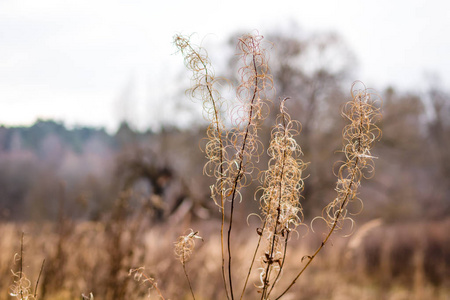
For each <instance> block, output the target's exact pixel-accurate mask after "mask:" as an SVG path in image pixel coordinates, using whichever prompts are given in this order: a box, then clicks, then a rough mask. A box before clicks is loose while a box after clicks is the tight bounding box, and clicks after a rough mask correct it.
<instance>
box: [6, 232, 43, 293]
mask: <svg viewBox="0 0 450 300" xmlns="http://www.w3.org/2000/svg"><path fill="white" fill-rule="evenodd" d="M23 236H24V234H23V232H22V236H21V239H20V254H19V253H16V254H15V255H14V263H18V267H19V270H18V271H13V270H11V273H12V276H13V283H12V284H11V285H10V287H9V289H10V293H9V295H10V296H12V297H15V298H16V299H20V300H36V299H38V297H37V289H38V286H39V280H40V278H41V275H42V270H43V269H44V264H45V259H44V260H43V261H42V266H41V269H40V271H39V276H38V278H37V280H36V285H35V287H34V293H33V289H32V288H33V287H32V283H31V281H30V280H29V279H28V278H27V276H26V275H25V273H24V271H23V265H24V259H23V252H24V251H23Z"/></svg>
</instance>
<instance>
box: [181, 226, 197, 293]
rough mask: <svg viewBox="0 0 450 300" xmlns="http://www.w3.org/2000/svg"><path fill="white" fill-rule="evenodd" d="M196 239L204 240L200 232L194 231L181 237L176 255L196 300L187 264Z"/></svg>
mask: <svg viewBox="0 0 450 300" xmlns="http://www.w3.org/2000/svg"><path fill="white" fill-rule="evenodd" d="M195 239H201V240H203V239H202V238H201V237H200V236H199V235H198V231H196V232H194V231H193V230H192V229H191V231H190V233H188V234H187V235H184V236H180V237H179V238H178V240H177V242H176V243H175V255H176V256H177V257H178V259H179V261H180V262H181V265H182V266H183V271H184V275H185V276H186V279H187V281H188V284H189V289H190V290H191V294H192V298H194V299H195V295H194V290H193V289H192V284H191V280H190V279H189V275H188V272H187V270H186V263H187V262H188V261H189V259H190V258H191V254H192V252H193V251H194V247H195Z"/></svg>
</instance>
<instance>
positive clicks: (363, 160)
mask: <svg viewBox="0 0 450 300" xmlns="http://www.w3.org/2000/svg"><path fill="white" fill-rule="evenodd" d="M358 83H359V82H356V83H354V84H353V85H352V99H351V100H350V101H349V102H347V103H346V104H345V107H344V109H343V113H342V114H343V116H344V118H346V119H347V121H348V122H349V124H347V125H346V126H345V127H344V130H343V134H342V135H343V140H344V145H343V150H342V152H343V153H344V154H345V158H346V159H345V161H343V162H341V165H340V167H339V169H338V172H337V177H338V180H337V184H336V192H337V196H336V198H335V199H334V201H332V202H331V203H330V204H328V206H326V207H325V209H324V214H323V216H322V217H323V219H324V220H325V221H326V222H327V224H328V226H329V227H330V228H333V229H334V228H336V229H339V228H341V227H342V226H343V223H344V222H345V221H350V222H351V223H353V221H352V220H351V219H350V218H349V217H348V216H347V215H348V211H347V205H348V204H349V203H351V202H359V203H361V205H362V201H361V200H360V199H359V198H358V196H357V190H358V187H359V185H360V181H361V179H362V177H364V178H370V177H372V176H373V174H374V169H375V167H374V158H375V157H373V156H372V154H371V152H370V151H371V149H372V147H373V145H374V143H375V142H376V141H377V140H379V139H380V138H381V130H380V128H378V126H377V125H376V124H375V123H376V122H377V121H379V120H380V118H381V108H380V107H381V103H380V102H381V100H380V98H379V97H378V96H377V95H376V94H374V93H371V92H370V91H369V90H367V89H366V88H365V86H363V87H362V88H359V89H357V88H356V85H357V84H358Z"/></svg>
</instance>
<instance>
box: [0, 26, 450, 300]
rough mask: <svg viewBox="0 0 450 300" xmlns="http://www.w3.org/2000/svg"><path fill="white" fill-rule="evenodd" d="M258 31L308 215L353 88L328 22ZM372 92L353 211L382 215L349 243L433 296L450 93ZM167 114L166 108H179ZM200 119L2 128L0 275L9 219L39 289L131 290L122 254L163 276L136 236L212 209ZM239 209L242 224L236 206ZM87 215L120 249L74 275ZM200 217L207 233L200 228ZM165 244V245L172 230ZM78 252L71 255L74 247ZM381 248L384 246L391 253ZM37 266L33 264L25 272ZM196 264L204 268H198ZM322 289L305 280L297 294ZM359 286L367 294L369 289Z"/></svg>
mask: <svg viewBox="0 0 450 300" xmlns="http://www.w3.org/2000/svg"><path fill="white" fill-rule="evenodd" d="M267 39H269V40H270V41H271V42H273V43H274V45H276V47H274V49H273V50H272V51H273V52H272V54H271V57H270V65H271V72H272V75H273V78H274V85H275V86H276V87H277V88H276V92H275V93H274V95H272V99H273V102H274V106H273V107H272V111H274V112H276V110H277V109H276V105H277V100H276V99H279V98H282V97H286V96H289V97H290V100H289V101H288V102H287V104H286V105H287V107H288V110H289V112H290V114H291V116H292V118H293V119H297V120H299V121H300V122H301V123H302V132H301V135H300V138H299V139H298V143H299V144H300V145H301V146H302V150H303V154H304V156H303V158H302V159H303V160H304V161H305V162H308V163H310V165H309V167H308V169H307V171H306V173H307V178H306V179H305V190H304V192H303V196H304V197H305V199H304V200H303V202H302V205H303V208H304V213H305V219H306V220H311V219H312V218H313V217H314V216H316V215H317V214H320V211H321V209H322V208H323V207H324V204H325V203H327V202H328V201H330V199H332V198H333V197H334V193H335V191H334V187H335V181H336V177H335V176H334V175H333V172H332V170H333V164H334V162H335V161H337V160H339V159H342V155H341V154H340V153H339V152H338V151H339V150H340V148H341V144H342V142H341V139H342V137H341V136H342V134H341V131H342V128H343V124H344V120H343V118H342V116H341V115H340V109H341V107H342V105H343V103H344V102H345V101H347V100H348V98H349V97H350V92H349V89H350V88H349V86H347V85H346V84H347V82H349V77H350V76H351V71H350V69H351V64H352V58H351V55H350V54H349V53H350V52H348V50H347V49H345V47H343V45H342V41H340V40H339V37H338V36H336V35H333V34H321V35H314V36H311V37H308V38H305V39H304V40H302V39H295V38H292V37H288V36H283V35H281V34H280V35H276V36H271V37H267ZM340 58H342V59H340ZM336 61H337V62H339V63H335V62H336ZM227 66H228V68H227V70H230V73H232V72H231V71H234V70H236V62H235V61H234V60H233V59H232V58H230V59H229V61H228V64H227ZM227 72H228V71H227ZM225 73H226V72H225ZM378 93H379V94H380V97H381V98H382V99H383V109H382V111H383V119H382V122H381V123H380V124H381V125H380V127H381V129H382V131H383V137H382V139H381V141H380V142H379V143H378V144H377V146H376V148H375V149H374V152H373V155H374V156H375V157H377V159H376V160H375V163H376V173H375V176H374V178H373V179H371V180H370V181H367V182H362V189H361V198H363V199H364V209H363V212H362V213H361V214H359V215H358V216H356V217H355V220H357V222H361V226H360V227H362V226H364V225H363V224H365V223H366V222H369V221H371V220H381V224H382V225H378V227H377V228H376V229H373V230H374V231H373V232H372V233H371V235H370V238H367V239H365V240H364V241H363V242H360V243H362V245H363V246H362V249H363V250H361V251H363V253H364V255H363V257H365V259H363V261H364V262H363V263H361V264H362V265H363V266H364V267H363V269H364V270H363V271H361V272H363V273H364V274H366V275H367V274H369V275H367V276H369V277H370V276H373V277H374V278H376V280H378V281H377V284H380V285H382V286H383V287H385V286H387V285H391V284H394V285H395V282H396V281H395V280H393V279H398V278H400V279H399V280H400V281H399V282H400V283H401V284H404V285H405V286H407V287H408V285H409V284H413V285H415V284H416V283H417V282H426V283H427V284H428V283H429V284H430V285H431V287H432V288H430V289H431V292H429V293H431V294H426V291H425V292H424V291H422V293H425V294H424V295H435V296H436V295H443V296H442V299H445V295H448V294H446V292H447V291H444V292H442V293H443V294H439V292H436V290H437V291H440V290H441V289H444V290H445V285H446V284H448V278H450V255H449V253H450V239H449V237H448V235H446V234H445V233H446V232H448V228H450V223H449V222H450V221H449V220H450V151H448V149H449V148H450V94H449V93H448V91H447V90H446V89H445V88H442V87H436V86H430V87H429V89H428V91H426V92H424V93H421V94H419V93H416V92H413V91H411V92H408V91H396V90H395V89H394V88H386V89H384V90H381V91H378ZM183 101H189V100H188V99H184V100H183ZM173 116H174V118H176V116H177V112H176V111H174V112H173ZM274 121H275V114H274V113H271V114H270V115H269V117H268V118H267V120H266V122H265V124H264V125H263V129H262V130H261V131H260V132H261V136H260V138H261V140H262V141H263V143H264V144H265V145H267V143H268V140H269V138H270V130H271V127H272V126H273V124H274ZM205 130H206V126H205V125H203V124H202V123H201V122H200V123H197V124H195V125H193V126H191V127H190V128H176V127H175V126H170V124H169V125H167V126H165V127H162V128H161V130H159V131H147V132H139V131H136V130H133V129H132V128H131V127H130V126H129V125H128V124H127V122H122V124H121V126H120V127H119V129H118V130H117V132H116V133H114V134H109V133H107V132H106V131H105V130H103V129H94V128H88V127H76V128H72V129H67V128H66V127H65V126H64V124H63V123H60V122H55V121H52V120H38V121H36V123H35V124H34V125H33V126H31V127H5V126H2V127H0V222H1V224H3V225H2V226H3V229H1V230H2V231H3V232H5V233H6V232H9V233H11V235H10V236H9V238H10V239H11V240H8V241H6V239H5V238H4V239H3V241H2V243H3V245H4V246H5V249H9V250H8V251H2V255H1V256H2V257H1V264H0V272H3V273H2V278H4V277H3V276H6V274H7V273H8V269H11V262H12V257H13V254H14V252H17V249H18V245H19V241H20V235H19V234H18V233H17V232H16V237H15V238H14V237H13V232H14V230H11V229H8V228H7V227H5V226H6V225H7V224H18V225H17V226H18V227H17V228H28V229H27V230H25V231H26V232H27V231H28V232H29V240H30V241H29V244H28V245H27V247H28V249H29V250H27V256H28V255H30V256H31V255H32V254H31V253H32V252H42V253H48V255H47V263H46V264H47V265H50V267H47V268H45V269H44V280H43V285H44V290H43V293H44V295H45V293H47V295H52V293H53V294H57V293H60V292H61V291H58V286H61V284H62V286H64V287H65V290H66V291H69V294H70V295H71V296H73V297H74V298H75V295H77V293H78V295H79V293H81V292H84V293H86V292H89V291H94V294H96V295H99V298H100V299H102V296H100V295H102V294H103V295H108V296H105V297H106V298H105V299H120V298H121V297H124V295H128V294H127V293H130V291H129V289H131V288H130V286H131V284H130V283H127V285H125V286H124V282H126V279H124V278H126V276H125V273H126V271H124V269H126V267H128V269H129V268H130V267H131V265H132V264H133V265H134V266H136V265H137V266H140V265H152V264H155V265H154V269H155V270H159V271H155V275H159V276H158V278H162V279H164V278H165V279H167V280H168V279H169V277H170V274H168V273H167V272H166V271H164V270H165V268H163V267H157V266H156V264H157V262H156V260H155V258H157V257H162V255H163V253H162V252H161V251H163V250H155V251H156V253H157V254H155V255H152V254H151V253H149V252H148V249H149V247H150V248H151V247H152V246H151V245H150V246H149V245H147V246H146V245H145V243H144V240H145V239H144V238H143V236H144V233H145V232H146V230H150V229H152V228H156V229H155V230H156V231H155V232H156V233H154V234H156V235H157V234H161V232H160V231H164V229H163V228H165V227H164V226H171V227H172V228H176V229H177V228H178V227H177V226H181V224H183V225H187V224H192V223H194V222H198V221H200V220H204V221H205V222H207V224H209V223H208V222H212V223H214V220H217V219H218V218H219V217H220V214H219V213H218V211H217V207H216V206H215V205H214V204H213V203H212V201H211V199H210V191H209V186H210V185H211V179H210V178H207V177H205V176H203V174H202V173H203V165H204V163H205V157H204V154H203V153H202V152H201V151H200V150H199V146H198V145H201V144H202V143H203V142H202V141H203V139H204V136H205V133H204V132H205ZM267 161H268V158H267V157H265V156H262V158H261V160H260V162H259V165H258V166H259V167H260V168H261V169H263V168H264V167H263V166H265V165H267ZM257 184H258V183H257V182H255V183H254V184H253V185H254V186H253V187H252V188H250V189H249V191H248V192H245V193H244V194H243V198H245V199H249V200H248V201H246V202H245V204H242V205H245V207H246V213H245V215H247V214H249V213H251V212H254V211H255V210H257V207H258V203H257V201H253V191H252V190H254V189H256V187H257ZM124 199H125V200H124ZM144 213H145V216H144V215H143V214H144ZM241 217H242V218H239V219H241V220H242V223H243V224H244V223H245V219H246V217H245V216H241ZM35 222H37V223H38V224H42V226H44V227H42V228H47V227H45V226H49V227H48V228H47V230H49V231H48V232H49V233H48V235H47V237H48V239H49V241H51V243H50V244H52V245H54V246H55V247H56V246H58V247H57V249H58V250H57V251H54V250H48V249H47V250H45V251H44V249H45V247H44V246H43V245H41V244H40V242H36V241H31V240H33V238H34V237H40V238H42V236H40V235H39V232H36V229H31V228H29V227H27V226H29V224H30V223H35ZM92 223H97V224H103V225H101V226H104V227H101V228H98V227H95V228H96V229H95V230H97V231H98V232H101V236H102V239H103V240H102V241H94V239H95V238H94V237H91V236H90V235H89V237H86V238H89V239H93V240H92V241H91V242H92V243H93V244H95V243H104V245H103V244H102V245H103V246H102V245H98V247H100V248H101V249H103V250H104V251H105V250H106V251H108V249H110V250H111V249H122V250H117V253H116V252H114V251H110V255H111V256H110V257H109V258H105V259H106V260H108V259H109V260H108V261H109V265H108V267H107V268H106V269H108V268H109V269H108V270H109V271H105V270H102V267H105V265H106V264H107V263H106V262H104V261H103V264H102V260H101V259H100V260H96V259H94V260H93V261H89V262H86V261H87V260H89V259H86V261H84V262H83V263H84V264H87V265H89V264H90V265H89V266H91V269H90V270H93V269H95V270H97V271H98V272H99V274H101V275H102V276H104V277H99V278H97V279H94V278H91V279H89V277H88V276H87V275H86V274H89V268H88V267H86V270H85V273H79V274H78V275H74V271H73V269H69V268H73V265H70V264H66V263H67V262H68V261H70V260H71V259H72V258H74V257H78V256H79V257H78V258H77V259H79V260H80V261H83V259H84V258H83V256H82V254H73V253H71V252H70V251H71V249H73V245H74V244H76V243H77V242H80V243H81V242H82V243H84V244H83V245H84V246H83V247H88V245H89V242H88V241H83V240H81V237H82V236H83V235H86V232H87V231H83V230H84V229H82V228H80V227H79V226H81V225H80V224H92ZM49 224H50V225H49ZM51 224H56V225H54V226H56V227H52V226H53V225H51ZM130 224H131V225H130ZM132 224H138V225H132ZM357 224H358V223H357ZM186 228H189V225H188V226H187V227H186ZM91 229H92V228H91ZM203 229H205V231H207V228H206V227H205V228H203ZM8 230H9V231H8ZM200 230H201V229H200ZM50 232H51V234H50ZM98 232H97V233H98ZM168 232H170V233H169V236H171V235H174V236H175V233H174V232H171V231H168ZM419 233H420V234H419ZM140 234H142V236H140ZM150 234H152V233H150ZM361 236H362V237H361V238H364V237H366V236H365V235H361ZM386 236H390V238H389V239H388V240H389V243H390V244H389V245H388V246H386V239H384V238H383V237H386ZM125 241H128V242H129V241H133V242H135V245H136V246H135V247H131V248H127V245H123V243H126V242H125ZM85 243H87V244H85ZM164 243H165V245H166V246H164V247H168V246H167V245H172V243H173V240H170V241H165V242H164ZM340 243H341V242H339V241H337V242H336V245H337V246H336V249H341V250H342V251H345V247H344V246H340V245H341V244H340ZM342 243H344V242H342ZM6 244H8V245H9V246H6ZM32 245H34V246H32ZM70 245H72V246H70ZM105 245H107V246H105ZM419 245H420V247H419ZM46 247H47V248H51V247H50V246H49V245H47V246H46ZM71 247H72V248H71ZM108 247H109V248H108ZM128 247H130V246H129V245H128ZM146 247H147V248H146ZM164 247H162V248H163V249H165V248H164ZM340 247H341V248H340ZM14 249H16V250H14ZM38 249H42V251H39V250H38ZM386 249H388V250H386ZM418 249H419V250H420V251H419V250H418ZM72 251H74V250H72ZM76 251H80V253H82V249H77V250H76ZM96 251H100V250H96ZM130 251H131V252H133V251H134V252H133V253H130ZM158 251H160V252H161V253H159V252H158ZM171 251H172V250H171ZM204 251H206V250H204ZM386 251H387V253H388V254H386ZM418 251H419V252H420V255H422V256H420V255H419V254H417V253H418ZM74 253H75V252H74ZM77 253H78V252H77ZM95 255H97V254H95ZM95 255H94V254H93V257H94V256H95ZM99 255H100V254H99ZM114 255H116V256H114ZM158 255H159V256H158ZM386 255H388V256H389V255H390V257H391V259H388V260H387V261H389V262H390V264H388V265H386V258H385V256H386ZM100 256H101V255H100ZM100 256H99V257H100ZM29 259H31V257H30V258H29ZM52 259H53V263H52ZM355 261H358V260H355ZM8 262H10V263H9V264H8ZM113 262H115V264H114V263H113ZM35 264H36V263H35ZM71 264H74V262H71ZM167 264H168V265H171V263H167ZM417 265H420V266H421V267H420V268H421V270H422V273H421V274H422V275H417V274H418V273H417V272H418V271H417ZM52 266H53V267H52ZM166 267H167V265H166ZM324 267H326V263H325V266H324ZM337 269H339V266H336V270H337ZM36 270H37V267H36V266H35V267H34V269H33V270H32V272H34V273H36ZM80 272H81V271H80ZM158 272H159V273H158ZM164 272H166V273H164ZM195 272H197V271H195ZM208 272H209V271H208ZM180 273H181V272H180ZM70 274H72V275H73V277H72V275H70ZM197 274H199V275H198V276H201V275H202V272H201V270H198V272H197ZM205 274H209V273H203V276H206V275H205ZM370 274H371V275H370ZM386 274H389V276H387V275H386ZM99 276H100V275H99ZM349 276H350V277H351V276H354V275H349ZM386 276H387V278H389V280H390V281H389V280H387V279H386ZM410 276H412V277H410ZM418 276H419V277H420V276H422V277H420V278H421V279H420V278H419V279H417V277H418ZM403 277H405V278H406V279H405V280H403V279H402V278H403ZM101 278H103V279H101ZM382 278H385V279H382ZM58 280H60V281H58ZM180 280H182V279H180ZM217 280H219V279H217ZM421 280H422V281H421ZM78 281H81V283H80V282H78ZM319 281H320V280H319ZM392 282H394V283H392ZM167 284H168V283H167ZM364 284H367V282H364ZM3 285H4V286H6V285H7V284H6V283H3ZM161 286H163V283H161ZM423 286H427V287H428V285H426V284H424V285H423ZM311 288H312V287H311ZM183 289H184V290H183V291H184V292H183V291H176V292H173V291H171V292H173V293H175V295H178V296H179V297H182V296H183V295H185V294H186V293H187V292H186V290H185V288H183ZM312 289H313V288H312ZM386 290H389V288H388V289H386ZM203 292H204V295H209V296H205V299H212V298H214V293H213V292H212V291H203ZM323 292H324V291H323V290H321V289H319V290H317V291H314V290H312V291H311V295H310V298H308V299H314V298H313V297H314V296H317V295H323ZM325 292H326V291H325ZM108 293H110V294H108ZM140 293H141V294H142V293H143V292H142V291H141V292H140ZM211 293H212V294H211ZM329 293H332V292H329ZM380 293H381V292H380ZM433 293H438V294H433ZM144 294H145V291H144ZM64 295H66V297H67V295H68V294H64ZM356 295H359V296H361V295H360V294H356ZM377 295H378V296H379V295H380V294H377V293H375V296H374V298H373V299H380V298H376V297H377ZM174 297H175V296H174ZM208 297H209V298H208ZM317 297H319V296H317ZM364 298H365V299H371V298H370V296H368V295H366V296H364ZM400 298H401V297H400ZM0 299H1V297H0ZM49 299H51V298H49ZM55 299H56V298H55ZM174 299H181V298H174ZM305 299H307V298H305ZM318 299H320V298H318ZM392 299H394V298H392ZM405 299H409V298H408V297H407V296H405ZM417 299H420V298H417Z"/></svg>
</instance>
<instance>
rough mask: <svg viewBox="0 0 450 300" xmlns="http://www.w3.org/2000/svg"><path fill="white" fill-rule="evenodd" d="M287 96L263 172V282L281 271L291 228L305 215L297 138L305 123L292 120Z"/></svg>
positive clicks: (301, 165)
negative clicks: (264, 242)
mask: <svg viewBox="0 0 450 300" xmlns="http://www.w3.org/2000/svg"><path fill="white" fill-rule="evenodd" d="M285 100H286V99H284V100H283V101H282V102H281V104H280V114H279V115H278V118H277V125H276V126H275V127H274V128H273V130H272V134H271V141H270V145H269V148H268V149H267V152H268V155H269V157H270V160H269V163H268V169H267V170H266V171H265V172H264V173H263V187H262V192H263V194H262V196H261V198H260V202H261V210H262V212H261V213H262V218H263V220H264V221H263V228H262V230H261V231H260V232H259V233H260V234H263V236H264V237H265V239H266V240H267V248H266V251H265V253H264V255H263V257H262V265H263V268H262V270H263V271H262V274H261V275H260V276H261V280H262V285H263V286H267V285H268V284H269V276H270V272H271V271H272V270H277V271H281V270H280V269H281V267H282V262H283V260H284V255H285V247H286V243H287V240H288V237H289V232H290V231H292V230H295V229H296V228H297V226H299V225H300V224H301V223H302V218H303V213H302V207H301V204H300V198H301V195H300V193H301V191H302V190H303V179H302V172H303V170H304V169H305V168H306V164H305V163H304V162H303V161H302V160H301V159H300V158H299V157H300V155H302V151H301V148H300V146H299V145H298V144H297V141H296V140H295V139H294V137H295V136H297V135H299V134H300V130H301V124H300V123H299V122H298V121H293V120H291V118H290V116H289V114H288V113H287V112H286V110H285V106H284V104H285ZM277 277H278V276H277Z"/></svg>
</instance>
